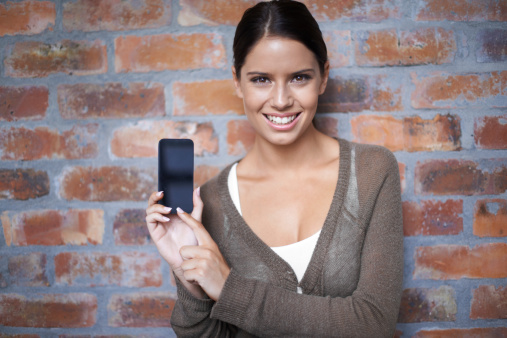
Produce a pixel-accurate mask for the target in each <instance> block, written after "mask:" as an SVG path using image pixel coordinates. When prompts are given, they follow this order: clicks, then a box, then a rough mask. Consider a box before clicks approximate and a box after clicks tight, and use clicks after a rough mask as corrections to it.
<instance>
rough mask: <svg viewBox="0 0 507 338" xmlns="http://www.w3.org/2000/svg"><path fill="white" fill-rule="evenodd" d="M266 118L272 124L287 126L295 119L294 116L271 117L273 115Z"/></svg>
mask: <svg viewBox="0 0 507 338" xmlns="http://www.w3.org/2000/svg"><path fill="white" fill-rule="evenodd" d="M267 117H268V119H269V120H270V121H271V122H273V123H276V124H288V123H291V122H292V121H294V119H295V118H296V115H291V116H289V117H287V116H284V117H278V116H273V115H267Z"/></svg>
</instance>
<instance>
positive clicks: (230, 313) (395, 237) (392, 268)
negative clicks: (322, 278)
mask: <svg viewBox="0 0 507 338" xmlns="http://www.w3.org/2000/svg"><path fill="white" fill-rule="evenodd" d="M388 162H389V164H388V170H387V171H386V174H385V177H384V180H383V183H382V184H381V187H380V190H379V192H378V195H377V199H376V202H375V204H374V207H373V212H372V216H371V218H370V222H369V226H368V228H367V229H366V234H365V239H364V244H363V249H362V254H361V269H360V276H359V282H358V285H357V288H356V290H355V291H354V292H353V294H352V295H350V296H348V297H345V298H340V297H335V298H331V297H329V296H328V297H320V296H312V295H304V294H297V293H295V292H293V291H288V290H285V289H283V288H280V287H277V286H274V285H272V284H269V283H266V282H263V281H259V280H253V279H247V278H244V277H243V276H241V275H239V274H237V273H235V271H234V269H233V270H231V273H230V274H229V276H228V278H227V280H226V282H225V285H224V287H223V289H222V292H221V293H220V298H219V299H218V301H217V302H216V303H215V302H213V301H209V302H207V303H205V302H198V301H197V299H195V298H193V297H191V296H190V297H186V296H189V295H188V294H187V295H186V296H183V295H182V296H180V292H179V297H182V298H181V301H180V300H179V301H178V302H180V304H178V305H177V307H176V308H175V312H173V318H172V323H173V327H174V328H175V331H176V332H177V333H178V329H180V328H182V329H183V328H185V330H196V331H193V332H197V329H198V328H199V332H200V334H203V335H212V336H213V335H224V336H227V335H228V334H231V333H232V332H234V331H235V329H236V327H238V328H241V329H243V330H245V331H247V332H249V333H252V334H255V335H258V336H375V337H392V335H393V333H394V330H395V326H396V319H397V316H398V310H399V304H400V298H401V283H402V277H403V271H402V269H403V232H402V214H401V198H400V185H399V183H400V182H399V174H398V166H397V162H396V160H395V158H394V156H393V155H392V154H391V155H390V157H389V161H388ZM379 174H380V173H379ZM189 309H190V310H189ZM201 309H202V310H203V311H202V312H200V310H201ZM199 315H200V316H199ZM188 332H191V331H188ZM178 334H179V333H178Z"/></svg>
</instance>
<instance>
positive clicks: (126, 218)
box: [113, 209, 153, 245]
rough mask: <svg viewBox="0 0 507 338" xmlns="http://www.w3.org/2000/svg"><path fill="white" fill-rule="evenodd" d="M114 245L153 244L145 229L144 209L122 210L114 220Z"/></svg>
mask: <svg viewBox="0 0 507 338" xmlns="http://www.w3.org/2000/svg"><path fill="white" fill-rule="evenodd" d="M113 236H114V244H116V245H148V244H153V241H152V240H151V236H150V232H149V231H148V228H147V227H146V210H145V209H122V210H120V212H118V214H116V217H115V219H114V224H113Z"/></svg>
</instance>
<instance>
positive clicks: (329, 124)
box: [313, 115, 338, 138]
mask: <svg viewBox="0 0 507 338" xmlns="http://www.w3.org/2000/svg"><path fill="white" fill-rule="evenodd" d="M313 123H314V125H315V128H317V130H319V131H320V132H322V133H324V134H326V135H327V136H331V137H335V138H336V137H338V120H337V119H335V118H334V117H329V116H322V115H320V116H319V115H317V117H315V119H314V120H313Z"/></svg>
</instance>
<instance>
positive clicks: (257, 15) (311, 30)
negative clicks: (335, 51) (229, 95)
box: [232, 0, 327, 79]
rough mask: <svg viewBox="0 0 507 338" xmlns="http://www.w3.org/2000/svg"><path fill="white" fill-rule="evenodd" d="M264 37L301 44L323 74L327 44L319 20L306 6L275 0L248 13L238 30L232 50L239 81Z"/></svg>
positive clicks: (262, 3) (286, 0) (284, 0)
mask: <svg viewBox="0 0 507 338" xmlns="http://www.w3.org/2000/svg"><path fill="white" fill-rule="evenodd" d="M263 37H282V38H287V39H291V40H296V41H299V42H301V43H302V44H303V45H305V46H306V48H308V49H309V50H311V51H312V52H313V54H314V55H315V57H316V59H317V62H318V64H319V68H320V72H321V73H322V74H323V73H324V66H325V64H326V62H327V48H326V44H325V42H324V39H323V38H322V32H321V31H320V28H319V25H318V24H317V21H315V19H314V17H313V16H312V14H311V13H310V11H309V10H308V8H306V6H305V5H304V4H302V3H300V2H297V1H290V0H278V1H277V0H273V1H268V2H260V3H258V4H256V5H255V6H253V7H251V8H249V9H247V10H246V11H245V13H244V14H243V17H242V18H241V21H240V22H239V24H238V26H237V28H236V34H235V35H234V43H233V47H232V49H233V53H234V68H236V76H237V77H238V79H239V78H240V73H241V68H242V67H243V65H244V64H245V59H246V57H247V55H248V53H250V51H251V50H252V48H253V47H254V46H255V45H256V44H257V42H259V40H260V39H262V38H263Z"/></svg>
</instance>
